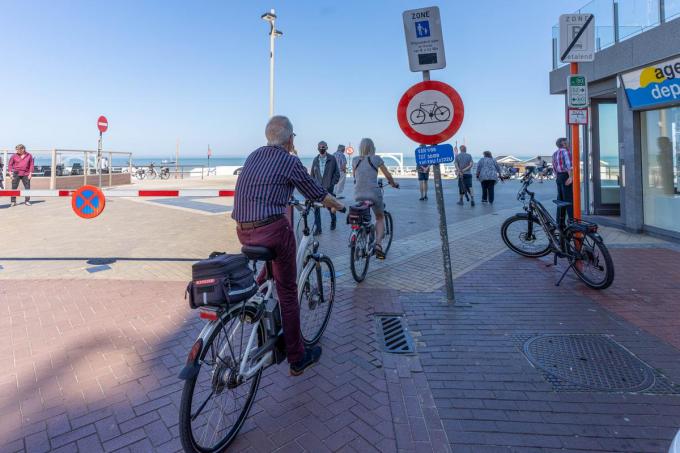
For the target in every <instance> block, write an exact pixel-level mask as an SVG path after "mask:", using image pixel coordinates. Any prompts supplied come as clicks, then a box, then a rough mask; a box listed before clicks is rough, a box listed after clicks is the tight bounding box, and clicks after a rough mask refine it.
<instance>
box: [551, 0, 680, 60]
mask: <svg viewBox="0 0 680 453" xmlns="http://www.w3.org/2000/svg"><path fill="white" fill-rule="evenodd" d="M575 13H583V14H586V13H589V14H593V15H595V51H596V52H598V51H600V50H602V49H606V48H607V47H610V46H613V45H614V44H616V43H618V42H621V41H623V40H625V39H628V38H630V37H633V36H635V35H638V34H640V33H642V32H644V31H646V30H648V29H650V28H653V27H656V26H658V25H660V24H663V23H664V22H667V21H669V20H671V19H674V18H677V17H680V0H592V1H591V2H590V3H588V4H586V5H585V6H584V7H583V8H580V9H579V10H578V11H575ZM559 39H560V38H559V26H558V25H555V26H553V28H552V50H553V61H552V66H553V69H557V68H559V67H562V66H564V65H565V64H564V63H562V62H560V61H559V49H560V43H559Z"/></svg>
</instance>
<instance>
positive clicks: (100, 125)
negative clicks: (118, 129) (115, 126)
mask: <svg viewBox="0 0 680 453" xmlns="http://www.w3.org/2000/svg"><path fill="white" fill-rule="evenodd" d="M108 128H109V120H107V119H106V117H105V116H104V115H102V116H100V117H99V119H98V120H97V129H99V132H106V130H107V129H108Z"/></svg>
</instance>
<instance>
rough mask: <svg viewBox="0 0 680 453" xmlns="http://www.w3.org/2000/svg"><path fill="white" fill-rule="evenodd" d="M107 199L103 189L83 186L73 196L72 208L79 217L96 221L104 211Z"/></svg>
mask: <svg viewBox="0 0 680 453" xmlns="http://www.w3.org/2000/svg"><path fill="white" fill-rule="evenodd" d="M104 206H106V198H104V192H102V191H101V189H99V188H97V187H94V186H82V187H81V188H79V189H78V190H76V191H75V192H73V195H71V207H72V208H73V212H75V213H76V215H77V216H78V217H82V218H83V219H94V218H95V217H97V216H98V215H99V214H101V213H102V211H104Z"/></svg>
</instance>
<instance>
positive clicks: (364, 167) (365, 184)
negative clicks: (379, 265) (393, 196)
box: [352, 138, 399, 260]
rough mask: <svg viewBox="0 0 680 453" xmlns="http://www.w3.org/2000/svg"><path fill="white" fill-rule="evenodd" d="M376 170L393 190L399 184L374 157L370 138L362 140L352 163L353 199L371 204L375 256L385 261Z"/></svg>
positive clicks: (382, 219) (383, 227) (383, 219)
mask: <svg viewBox="0 0 680 453" xmlns="http://www.w3.org/2000/svg"><path fill="white" fill-rule="evenodd" d="M378 170H380V171H382V173H383V174H384V175H385V178H387V181H388V182H389V184H390V185H391V186H392V187H394V188H395V189H398V188H399V184H397V183H396V182H395V181H394V178H393V177H392V174H391V173H390V171H389V170H388V169H387V167H386V166H385V162H384V161H383V160H382V158H381V157H380V156H376V155H375V144H374V143H373V140H371V139H370V138H364V139H362V140H361V143H360V144H359V155H358V156H357V157H355V158H354V160H353V161H352V174H353V175H354V199H355V200H356V201H371V202H373V212H374V213H375V235H376V238H375V256H376V258H378V259H380V260H383V259H385V253H384V252H383V250H382V245H381V243H382V239H383V236H384V234H385V214H384V212H385V204H384V203H383V198H382V191H381V190H380V188H379V187H378Z"/></svg>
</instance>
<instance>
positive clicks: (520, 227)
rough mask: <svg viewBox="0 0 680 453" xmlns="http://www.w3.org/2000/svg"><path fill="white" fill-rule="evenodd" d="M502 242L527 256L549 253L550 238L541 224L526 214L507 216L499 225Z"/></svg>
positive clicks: (538, 256) (534, 256) (536, 256)
mask: <svg viewBox="0 0 680 453" xmlns="http://www.w3.org/2000/svg"><path fill="white" fill-rule="evenodd" d="M501 236H502V237H503V242H505V245H507V246H508V248H509V249H510V250H512V251H513V252H515V253H517V254H519V255H522V256H526V257H529V258H540V257H541V256H545V255H547V254H548V253H550V250H551V247H550V239H548V235H547V234H546V233H545V230H543V227H542V226H541V224H540V223H539V222H538V220H536V219H535V218H533V217H532V218H531V219H529V215H528V214H517V215H514V216H512V217H510V218H508V219H507V220H506V221H505V222H503V226H501Z"/></svg>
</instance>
